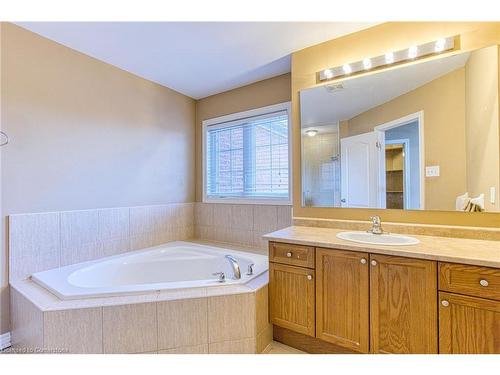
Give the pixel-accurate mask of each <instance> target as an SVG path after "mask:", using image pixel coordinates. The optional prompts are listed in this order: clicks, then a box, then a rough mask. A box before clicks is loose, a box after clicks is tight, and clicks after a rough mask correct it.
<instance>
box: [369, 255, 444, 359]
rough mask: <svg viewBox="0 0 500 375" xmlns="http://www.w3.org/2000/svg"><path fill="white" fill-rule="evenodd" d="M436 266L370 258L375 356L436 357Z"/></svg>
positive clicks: (411, 261)
mask: <svg viewBox="0 0 500 375" xmlns="http://www.w3.org/2000/svg"><path fill="white" fill-rule="evenodd" d="M436 273H437V264H436V262H434V261H428V260H420V259H412V258H404V257H397V256H387V255H378V254H371V255H370V324H371V325H370V328H371V352H372V353H406V354H432V353H434V354H437V352H438V337H437V331H438V321H437V298H436V297H437V277H436Z"/></svg>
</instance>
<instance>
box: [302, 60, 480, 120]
mask: <svg viewBox="0 0 500 375" xmlns="http://www.w3.org/2000/svg"><path fill="white" fill-rule="evenodd" d="M469 55H470V54H469V53H462V54H458V55H454V56H450V57H444V58H439V59H435V60H431V61H427V62H421V63H418V64H413V65H409V66H406V67H400V68H398V67H396V68H395V69H391V70H387V71H382V72H380V73H376V74H370V75H366V76H360V77H353V78H351V79H346V80H344V81H342V82H341V83H342V87H343V88H342V89H340V90H333V91H329V90H328V86H320V87H315V88H311V89H307V90H302V91H301V92H300V110H301V111H300V113H301V127H302V128H308V127H311V126H321V125H331V124H336V123H337V121H342V120H349V119H351V118H353V117H355V116H357V115H359V114H360V113H363V112H365V111H367V110H369V109H370V108H374V107H377V106H379V105H381V104H383V103H386V102H388V101H390V100H392V99H394V98H396V97H398V96H400V95H403V94H405V93H407V92H410V91H412V90H415V89H416V88H418V87H420V86H422V85H424V84H426V83H428V82H430V81H433V80H434V79H436V78H438V77H441V76H443V75H445V74H447V73H449V72H451V71H453V70H455V69H458V68H460V67H462V66H464V65H465V63H466V62H467V60H468V58H469Z"/></svg>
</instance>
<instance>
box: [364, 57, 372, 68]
mask: <svg viewBox="0 0 500 375" xmlns="http://www.w3.org/2000/svg"><path fill="white" fill-rule="evenodd" d="M363 66H364V67H365V69H366V70H368V69H370V68H371V67H372V61H371V60H370V59H369V58H366V59H363Z"/></svg>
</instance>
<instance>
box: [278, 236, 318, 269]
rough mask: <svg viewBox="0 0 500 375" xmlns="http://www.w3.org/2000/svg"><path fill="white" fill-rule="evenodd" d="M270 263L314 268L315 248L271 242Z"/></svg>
mask: <svg viewBox="0 0 500 375" xmlns="http://www.w3.org/2000/svg"><path fill="white" fill-rule="evenodd" d="M269 261H270V262H275V263H282V264H291V265H294V266H300V267H308V268H314V247H311V246H301V245H291V244H287V243H280V242H271V243H269Z"/></svg>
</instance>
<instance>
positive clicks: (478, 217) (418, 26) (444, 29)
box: [292, 22, 500, 227]
mask: <svg viewBox="0 0 500 375" xmlns="http://www.w3.org/2000/svg"><path fill="white" fill-rule="evenodd" d="M452 35H460V46H459V47H460V50H461V51H471V50H474V49H477V48H483V47H487V46H491V45H496V44H499V43H500V23H498V22H496V23H495V22H492V23H484V22H402V23H397V22H391V23H385V24H382V25H379V26H375V27H372V28H370V29H367V30H363V31H360V32H357V33H353V34H350V35H347V36H344V37H341V38H338V39H334V40H331V41H328V42H325V43H321V44H318V45H316V46H312V47H309V48H306V49H304V50H301V51H298V52H296V53H294V54H293V55H292V115H293V116H292V123H293V134H294V138H293V165H294V171H293V176H294V178H293V189H294V207H293V213H294V216H295V217H322V218H336V219H354V220H367V218H368V217H369V216H370V215H373V214H378V215H381V217H382V219H383V220H385V221H394V222H410V223H412V222H414V223H415V222H416V223H424V224H449V225H470V226H489V227H498V226H500V214H498V213H476V214H470V213H462V212H444V211H433V212H429V211H426V212H422V211H402V210H376V209H345V208H303V207H302V206H301V183H300V137H299V135H300V124H299V119H300V116H299V91H300V90H302V89H306V88H311V87H315V86H319V84H317V82H316V73H317V72H319V71H320V70H324V69H326V68H330V67H333V66H339V65H343V64H345V63H346V62H352V61H359V60H362V59H363V58H365V57H367V56H378V55H383V54H384V53H386V52H387V51H395V50H399V49H403V48H408V46H411V45H415V44H421V43H425V42H429V41H432V40H436V39H438V38H441V37H444V36H452ZM443 141H446V140H443Z"/></svg>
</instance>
